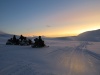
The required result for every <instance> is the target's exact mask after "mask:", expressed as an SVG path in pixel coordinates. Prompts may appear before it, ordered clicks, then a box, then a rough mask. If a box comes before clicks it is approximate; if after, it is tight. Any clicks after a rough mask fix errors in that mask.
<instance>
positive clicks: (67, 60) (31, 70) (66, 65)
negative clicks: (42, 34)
mask: <svg viewBox="0 0 100 75" xmlns="http://www.w3.org/2000/svg"><path fill="white" fill-rule="evenodd" d="M45 41H46V45H49V47H45V48H31V46H16V45H5V44H0V75H100V42H88V41H64V40H45Z"/></svg>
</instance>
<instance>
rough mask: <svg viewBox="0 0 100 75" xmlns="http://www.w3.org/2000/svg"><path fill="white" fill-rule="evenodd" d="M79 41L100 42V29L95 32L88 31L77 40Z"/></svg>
mask: <svg viewBox="0 0 100 75" xmlns="http://www.w3.org/2000/svg"><path fill="white" fill-rule="evenodd" d="M76 39H77V40H79V41H96V42H98V41H100V29H98V30H94V31H87V32H84V33H82V34H79V35H78V36H77V38H76Z"/></svg>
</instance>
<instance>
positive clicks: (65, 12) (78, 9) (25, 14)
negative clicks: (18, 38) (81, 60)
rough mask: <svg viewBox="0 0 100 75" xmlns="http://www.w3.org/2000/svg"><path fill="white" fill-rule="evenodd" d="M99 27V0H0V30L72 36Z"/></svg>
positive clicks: (15, 32)
mask: <svg viewBox="0 0 100 75" xmlns="http://www.w3.org/2000/svg"><path fill="white" fill-rule="evenodd" d="M96 29H100V0H0V31H3V32H6V33H10V34H16V35H20V34H23V35H26V36H33V35H34V36H38V35H43V36H47V37H56V36H74V35H78V34H80V33H82V32H85V31H89V30H96Z"/></svg>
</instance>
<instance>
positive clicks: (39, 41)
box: [38, 36, 45, 47]
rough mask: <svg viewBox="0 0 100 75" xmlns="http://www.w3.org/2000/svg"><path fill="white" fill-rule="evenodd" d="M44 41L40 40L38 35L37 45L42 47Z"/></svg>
mask: <svg viewBox="0 0 100 75" xmlns="http://www.w3.org/2000/svg"><path fill="white" fill-rule="evenodd" d="M44 46H45V44H44V41H43V40H42V38H41V36H39V40H38V47H44Z"/></svg>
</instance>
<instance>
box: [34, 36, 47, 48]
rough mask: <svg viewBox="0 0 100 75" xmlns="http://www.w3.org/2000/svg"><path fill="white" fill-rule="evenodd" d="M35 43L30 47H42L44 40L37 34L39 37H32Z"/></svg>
mask: <svg viewBox="0 0 100 75" xmlns="http://www.w3.org/2000/svg"><path fill="white" fill-rule="evenodd" d="M34 41H35V43H34V44H33V45H32V47H33V48H34V47H44V46H45V44H44V41H43V40H42V39H41V36H39V38H35V39H34Z"/></svg>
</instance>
